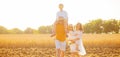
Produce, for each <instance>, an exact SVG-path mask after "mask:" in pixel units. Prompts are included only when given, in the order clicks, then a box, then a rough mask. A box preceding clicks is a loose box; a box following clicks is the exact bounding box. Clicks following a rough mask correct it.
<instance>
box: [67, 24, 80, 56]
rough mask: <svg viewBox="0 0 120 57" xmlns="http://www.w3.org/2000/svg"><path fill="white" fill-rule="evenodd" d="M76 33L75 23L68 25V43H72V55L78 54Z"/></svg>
mask: <svg viewBox="0 0 120 57" xmlns="http://www.w3.org/2000/svg"><path fill="white" fill-rule="evenodd" d="M76 36H77V35H76V34H75V31H74V30H73V25H72V24H70V25H68V44H69V45H70V52H71V56H72V57H75V55H77V56H78V57H79V55H78V44H76V41H77V40H76Z"/></svg>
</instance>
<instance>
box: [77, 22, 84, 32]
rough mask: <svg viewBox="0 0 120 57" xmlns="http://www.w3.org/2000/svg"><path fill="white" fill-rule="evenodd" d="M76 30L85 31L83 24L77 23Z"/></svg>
mask: <svg viewBox="0 0 120 57" xmlns="http://www.w3.org/2000/svg"><path fill="white" fill-rule="evenodd" d="M76 30H81V31H82V30H83V29H82V24H81V23H77V24H76Z"/></svg>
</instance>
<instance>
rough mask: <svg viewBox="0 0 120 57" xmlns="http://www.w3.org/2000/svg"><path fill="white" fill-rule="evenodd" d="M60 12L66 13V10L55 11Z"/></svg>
mask: <svg viewBox="0 0 120 57" xmlns="http://www.w3.org/2000/svg"><path fill="white" fill-rule="evenodd" d="M61 12H63V13H67V12H66V11H64V10H63V11H58V12H57V13H61Z"/></svg>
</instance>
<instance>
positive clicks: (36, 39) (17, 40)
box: [0, 34, 120, 47]
mask: <svg viewBox="0 0 120 57" xmlns="http://www.w3.org/2000/svg"><path fill="white" fill-rule="evenodd" d="M83 42H84V45H85V47H120V34H84V35H83ZM0 47H54V39H53V38H51V37H50V34H1V35H0Z"/></svg>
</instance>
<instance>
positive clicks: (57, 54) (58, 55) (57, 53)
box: [56, 49, 60, 57]
mask: <svg viewBox="0 0 120 57" xmlns="http://www.w3.org/2000/svg"><path fill="white" fill-rule="evenodd" d="M56 57H60V49H56Z"/></svg>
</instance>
